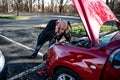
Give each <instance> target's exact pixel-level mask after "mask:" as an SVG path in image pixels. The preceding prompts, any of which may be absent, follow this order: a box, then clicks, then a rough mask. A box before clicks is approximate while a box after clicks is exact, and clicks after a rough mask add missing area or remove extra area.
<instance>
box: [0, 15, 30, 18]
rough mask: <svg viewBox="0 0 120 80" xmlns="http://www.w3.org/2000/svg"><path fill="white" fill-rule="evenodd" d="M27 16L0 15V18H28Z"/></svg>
mask: <svg viewBox="0 0 120 80" xmlns="http://www.w3.org/2000/svg"><path fill="white" fill-rule="evenodd" d="M27 18H28V17H26V16H12V15H0V19H27Z"/></svg>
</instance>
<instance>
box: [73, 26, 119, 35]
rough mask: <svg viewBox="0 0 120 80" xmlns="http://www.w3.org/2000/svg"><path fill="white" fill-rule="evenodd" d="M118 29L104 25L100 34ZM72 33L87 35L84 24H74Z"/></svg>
mask: <svg viewBox="0 0 120 80" xmlns="http://www.w3.org/2000/svg"><path fill="white" fill-rule="evenodd" d="M116 29H117V28H116V27H112V26H107V25H103V26H102V27H101V29H100V32H108V31H111V30H116ZM71 32H72V33H74V34H80V35H85V34H86V32H85V29H84V27H83V24H72V30H71Z"/></svg>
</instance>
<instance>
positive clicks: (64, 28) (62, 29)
mask: <svg viewBox="0 0 120 80" xmlns="http://www.w3.org/2000/svg"><path fill="white" fill-rule="evenodd" d="M57 28H58V30H56V31H57V32H58V33H64V32H66V31H67V30H69V27H68V24H67V23H66V22H65V21H60V22H59V23H58V25H57ZM57 28H56V29H57Z"/></svg>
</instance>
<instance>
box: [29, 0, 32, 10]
mask: <svg viewBox="0 0 120 80" xmlns="http://www.w3.org/2000/svg"><path fill="white" fill-rule="evenodd" d="M29 12H32V0H29Z"/></svg>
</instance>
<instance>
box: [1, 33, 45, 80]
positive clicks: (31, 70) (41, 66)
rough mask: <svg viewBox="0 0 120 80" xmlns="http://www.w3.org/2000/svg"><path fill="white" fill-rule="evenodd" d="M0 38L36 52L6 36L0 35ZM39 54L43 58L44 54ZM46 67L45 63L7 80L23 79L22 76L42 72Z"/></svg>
mask: <svg viewBox="0 0 120 80" xmlns="http://www.w3.org/2000/svg"><path fill="white" fill-rule="evenodd" d="M0 36H1V37H3V38H5V39H7V40H8V41H10V42H12V43H15V44H17V45H19V46H21V47H24V48H26V49H28V50H33V51H34V49H32V48H30V47H28V46H25V45H23V44H21V43H19V42H16V41H14V40H12V39H10V38H8V37H6V36H3V35H1V34H0ZM38 54H39V55H41V56H43V54H42V53H40V52H39V53H38ZM44 67H45V63H44V62H43V63H41V64H40V65H38V66H35V67H33V68H30V69H28V70H25V71H23V72H21V73H19V74H17V75H14V76H13V77H11V78H9V79H7V80H15V79H18V78H20V77H22V76H25V75H27V74H29V73H32V72H34V71H36V70H40V69H41V70H42V69H43V68H44Z"/></svg>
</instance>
